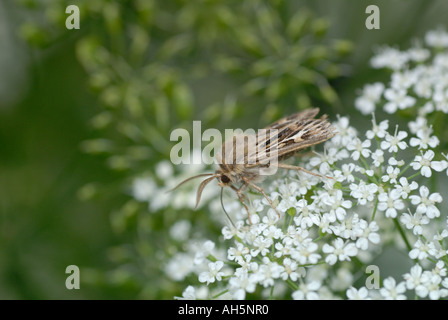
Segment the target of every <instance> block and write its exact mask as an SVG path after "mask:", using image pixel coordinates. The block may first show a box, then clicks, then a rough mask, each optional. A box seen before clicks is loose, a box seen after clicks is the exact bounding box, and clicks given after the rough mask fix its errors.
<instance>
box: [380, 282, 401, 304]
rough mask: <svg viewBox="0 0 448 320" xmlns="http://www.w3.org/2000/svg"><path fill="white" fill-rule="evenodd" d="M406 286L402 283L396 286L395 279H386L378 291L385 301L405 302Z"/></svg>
mask: <svg viewBox="0 0 448 320" xmlns="http://www.w3.org/2000/svg"><path fill="white" fill-rule="evenodd" d="M405 292H406V285H405V283H404V282H400V283H399V284H396V282H395V279H394V278H392V277H388V278H386V279H384V281H383V287H382V288H381V289H380V294H381V296H383V298H385V299H386V300H405V299H406V296H405V295H404V294H403V293H405Z"/></svg>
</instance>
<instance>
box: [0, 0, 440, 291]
mask: <svg viewBox="0 0 448 320" xmlns="http://www.w3.org/2000/svg"><path fill="white" fill-rule="evenodd" d="M249 2H251V3H254V5H253V7H251V6H250V5H247V7H245V8H242V6H241V7H240V5H239V3H240V2H235V1H218V0H216V1H207V0H202V1H181V0H179V1H175V0H172V1H166V2H163V1H106V0H104V1H103V0H96V1H90V2H89V1H73V3H69V2H66V1H56V0H55V1H33V0H23V1H13V0H2V1H1V2H0V299H133V298H137V297H142V298H154V299H156V298H164V299H170V298H171V297H172V292H170V291H169V290H168V291H165V289H164V288H162V287H161V286H163V282H162V283H160V282H151V281H152V280H151V279H156V278H158V277H163V275H160V274H158V273H157V272H160V271H157V270H158V269H157V268H154V269H151V270H149V271H147V273H148V274H147V278H146V280H145V281H148V286H149V287H151V286H153V288H151V289H147V290H146V292H147V294H146V295H141V290H142V289H141V287H140V286H139V285H138V284H136V282H135V281H134V282H133V281H115V280H116V278H120V274H119V273H117V271H116V267H117V262H116V261H114V259H112V258H111V248H114V246H116V245H122V244H126V243H130V242H132V239H133V237H134V234H133V231H132V230H130V231H129V232H117V230H116V229H117V228H116V226H115V227H114V224H115V225H116V224H117V223H116V221H115V222H114V221H112V223H111V217H113V216H114V215H113V213H112V212H114V211H115V210H117V209H118V208H119V207H121V206H122V205H123V203H124V202H126V201H127V197H128V196H127V195H126V190H125V186H126V181H128V180H127V179H129V177H132V176H133V175H137V174H138V173H141V172H144V171H145V170H148V171H153V170H154V168H153V167H154V165H155V163H156V162H157V161H160V160H162V159H166V155H167V153H166V151H167V150H168V151H169V147H170V145H169V144H166V141H169V136H167V133H169V132H170V130H172V129H173V128H176V127H182V126H184V125H188V123H189V124H190V125H191V121H192V120H193V119H196V120H199V119H200V120H204V121H207V123H209V124H210V126H216V127H218V128H220V129H222V128H238V127H246V128H247V127H251V126H254V127H257V126H259V125H260V124H266V122H267V121H268V120H270V119H271V118H275V117H276V116H278V115H282V114H286V113H289V112H292V111H294V110H297V102H298V101H299V102H300V101H302V102H304V103H307V101H308V102H309V103H311V104H313V105H316V104H318V105H319V106H320V107H321V108H322V109H323V110H324V111H325V112H326V113H329V114H330V117H331V118H334V117H335V114H336V113H340V114H344V115H345V114H347V115H350V117H351V118H352V119H356V118H357V117H359V120H360V121H369V119H365V118H361V117H360V115H359V113H358V112H356V111H355V109H354V106H353V101H354V97H356V94H357V90H358V89H360V88H362V86H363V84H364V83H367V82H373V81H375V80H378V79H384V74H381V73H378V71H375V70H372V69H371V68H370V67H369V64H368V60H369V58H370V57H371V56H372V54H373V53H374V49H375V48H376V47H378V46H380V45H383V44H389V45H396V46H398V47H400V46H401V47H408V46H409V45H410V44H411V43H412V41H413V39H415V38H420V39H422V37H423V36H424V34H425V32H427V31H428V30H431V29H434V28H438V27H440V26H442V27H446V13H447V12H448V2H447V1H445V0H438V1H431V0H384V1H353V0H317V1H316V0H314V1H311V0H310V1H248V2H247V3H249ZM259 3H261V4H262V5H260V4H259ZM68 4H77V5H79V6H80V8H81V28H80V30H67V29H65V18H66V17H67V16H68V14H66V13H65V7H66V6H67V5H68ZM370 4H376V5H378V6H379V8H380V12H381V16H380V17H381V29H380V30H367V29H366V27H365V19H366V17H367V15H366V13H365V8H366V7H367V6H368V5H370ZM257 6H258V7H261V8H264V7H268V8H269V10H270V11H263V10H261V9H260V10H258V9H256V8H258V7H257ZM223 8H224V9H223ZM254 8H255V9H254ZM215 9H216V11H213V10H215ZM251 9H253V11H250V10H251ZM240 10H242V11H240ZM244 10H246V11H244ZM277 10H278V12H277ZM220 12H226V14H227V16H226V14H224V15H223V17H226V18H225V19H224V18H223V20H216V17H217V16H220V15H219V14H220ZM248 12H249V13H250V14H248ZM266 12H268V14H267V17H268V18H269V14H271V15H272V16H276V15H277V13H278V14H279V16H280V17H281V18H282V19H285V21H291V20H292V19H296V18H297V16H294V14H296V13H300V12H310V13H311V15H310V18H309V19H310V21H311V22H312V21H321V22H322V23H323V22H325V23H323V25H322V24H321V27H322V28H323V29H322V30H324V31H325V32H323V35H320V34H319V24H315V25H314V26H311V27H310V29H307V30H305V34H304V35H303V38H304V39H305V40H306V39H307V33H312V32H315V38H316V39H317V40H315V42H313V41H311V42H306V41H305V42H304V44H303V46H304V47H305V48H307V46H309V47H310V48H311V47H312V46H313V43H317V44H320V43H321V41H322V43H324V44H331V43H332V41H333V40H342V39H344V41H348V42H343V43H342V45H346V46H347V47H346V49H347V51H350V50H348V49H349V48H350V45H349V43H350V42H351V43H352V48H351V52H346V54H341V55H338V54H337V50H336V51H331V50H330V51H328V52H329V56H325V59H326V60H328V61H330V62H331V61H337V64H335V65H334V66H335V68H336V66H337V68H336V69H335V71H334V77H332V76H331V72H330V71H328V70H327V71H328V72H327V71H324V72H323V73H324V75H325V76H326V78H327V79H329V82H328V85H329V87H330V89H329V90H330V92H328V90H327V91H326V89H328V88H327V87H326V85H325V86H323V89H322V87H319V86H317V87H319V88H320V89H322V90H320V92H318V93H317V94H316V95H312V94H311V93H310V97H307V96H306V94H308V92H312V90H315V87H316V86H314V87H313V85H314V84H313V83H311V85H310V84H309V83H305V82H306V81H305V82H303V83H302V84H303V88H305V89H303V88H302V87H300V83H298V84H296V83H291V84H290V85H289V84H288V83H286V84H285V83H283V84H282V85H284V87H285V88H286V89H285V92H283V93H282V95H279V94H277V95H276V94H275V92H274V93H272V92H271V93H270V92H269V91H268V92H265V93H264V95H263V94H259V92H258V91H257V90H255V91H253V97H252V95H251V94H250V92H251V91H250V90H248V91H246V92H245V94H242V93H241V92H239V91H238V90H237V89H236V88H238V87H239V86H241V85H242V83H243V84H246V85H247V83H249V82H250V80H251V79H244V76H247V77H251V74H250V72H248V71H247V70H245V69H244V68H245V66H246V65H250V63H251V61H259V60H257V59H259V58H269V57H270V55H272V56H275V52H273V53H271V52H270V51H269V50H267V51H264V52H255V53H254V52H250V50H248V48H247V47H244V45H241V43H242V42H244V41H246V40H247V39H250V37H251V35H257V34H262V33H263V32H264V30H263V20H262V19H264V18H266V17H265V16H263V14H265V13H266ZM229 13H230V14H231V15H230V16H228V14H229ZM285 17H286V18H285ZM268 18H266V19H268ZM321 18H325V19H326V20H318V19H321ZM288 19H290V20H288ZM297 19H298V18H297ZM260 20H261V22H260ZM268 20H269V19H268ZM255 22H257V23H258V24H260V25H261V27H257V28H255V27H254V26H253V23H255ZM128 27H129V29H128ZM251 28H254V30H252V29H251ZM313 28H314V29H313ZM130 30H131V31H130ZM313 30H314V31H313ZM242 35H245V36H247V37H248V38H244V37H243V36H242ZM240 36H241V39H239V38H238V37H240ZM139 37H140V38H139ZM173 39H175V40H176V41H174V40H173ZM234 39H237V40H236V41H235V42H232V41H233V40H234ZM245 39H246V40H245ZM271 39H274V40H275V33H273V35H272V37H271ZM268 40H269V39H268ZM274 40H273V41H274ZM290 40H291V39H290ZM292 40H293V39H292ZM133 41H134V42H133ZM145 41H146V42H148V43H147V44H146V42H145ZM258 41H260V43H262V44H263V45H264V42H263V41H266V40H265V39H262V38H258ZM274 42H275V41H274ZM292 42H294V41H292ZM140 44H141V45H142V46H145V45H147V46H150V49H147V48H144V49H139V45H140ZM340 44H341V43H340ZM239 45H240V46H239ZM98 46H104V47H105V48H107V50H108V52H106V53H107V54H106V53H105V54H104V55H101V54H99V53H101V52H100V50H98ZM255 47H256V46H255ZM241 48H243V49H244V50H241ZM315 48H318V46H316V47H315ZM323 48H324V49H325V47H323ZM249 49H250V48H249ZM318 49H319V48H318ZM320 49H322V48H320ZM133 50H134V51H133ZM239 50H240V51H239ZM253 51H256V50H253ZM343 51H344V50H343ZM86 52H87V53H88V52H93V53H92V56H89V55H88V54H87V53H86ZM251 54H252V56H251ZM263 55H264V56H263ZM233 57H238V58H241V59H242V61H243V63H242V64H241V63H240V65H239V68H240V70H238V65H237V67H236V69H237V70H236V72H235V73H232V72H231V71H232V70H230V69H232V68H229V70H227V69H226V66H227V65H228V64H231V63H236V62H238V61H233V60H232V59H231V58H233ZM248 57H249V58H248ZM254 57H255V58H254ZM119 58H120V59H119ZM251 58H253V59H252V60H251ZM277 58H278V57H277ZM89 59H90V60H89ZM95 59H98V60H99V61H100V62H98V61H95ZM102 59H105V60H103V62H101V60H102ZM226 59H227V60H226ZM245 59H246V60H245ZM268 60H269V59H268ZM247 61H249V62H247ZM276 61H278V60H276ZM280 61H281V59H280ZM122 62H127V63H128V64H126V63H123V66H124V67H123V66H121V63H122ZM240 62H241V61H240ZM95 63H96V64H95ZM102 63H103V64H104V65H106V67H108V66H107V64H108V63H110V64H111V65H113V67H112V68H110V69H107V68H106V67H104V66H102V65H101V64H102ZM226 63H227V64H226ZM246 63H248V64H246ZM306 63H309V64H312V62H310V61H307V62H306ZM211 65H212V66H213V67H212V68H209V67H210V66H211ZM330 65H331V63H330ZM121 67H122V70H125V71H123V73H120V74H119V75H121V76H122V77H121V78H120V79H119V80H116V83H115V84H114V90H116V91H113V90H112V91H111V90H108V89H110V87H111V86H112V85H111V81H110V80H109V77H110V78H113V77H114V76H116V74H113V72H112V71H116V70H117V69H119V68H121ZM127 67H130V68H128V69H129V70H131V71H130V72H128V73H126V70H128V69H126V68H127ZM159 67H160V68H159ZM101 68H103V69H101ZM157 68H159V69H157ZM260 68H262V66H261V67H260ZM154 69H157V71H154ZM254 69H256V67H255V68H254ZM142 70H143V71H144V72H142V73H140V71H142ZM249 71H250V70H249ZM151 72H152V73H151ZM246 72H248V74H245V73H246ZM252 76H253V75H252ZM253 77H255V76H253ZM154 79H156V80H154ZM160 79H162V80H160ZM159 80H160V81H159ZM146 81H147V82H146ZM151 81H152V82H151ZM311 82H312V81H311ZM117 83H118V84H117ZM167 83H168V85H167ZM275 85H276V83H275V82H274V83H272V84H270V86H275ZM132 86H134V87H132ZM307 86H310V89H308V87H307ZM124 87H125V88H126V89H129V88H131V89H132V90H131V91H130V92H129V91H126V90H125V91H123V90H122V89H123V88H124ZM249 87H250V85H249ZM167 88H168V89H167ZM173 88H174V89H173ZM246 88H247V87H246ZM313 88H314V89H313ZM325 88H326V89H325ZM331 88H332V89H331ZM295 89H297V90H298V91H301V90H304V91H305V92H306V94H305V95H301V96H298V97H294V98H291V91H294V90H295ZM307 90H309V91H307ZM318 91H319V90H318ZM248 92H249V93H248ZM332 93H335V94H336V95H337V97H336V98H335V97H334V96H333V95H332ZM134 94H135V95H137V96H138V97H139V100H138V101H133V100H132V97H134ZM125 95H130V96H129V97H128V96H126V99H128V100H129V101H128V100H126V101H125V103H124V105H125V106H124V108H123V109H120V107H116V106H113V104H114V102H113V101H115V100H117V99H119V100H120V99H121V97H122V96H125ZM296 98H297V99H296ZM114 99H115V100H114ZM176 99H177V100H176ZM173 100H174V101H175V102H174V103H173V102H172V101H173ZM234 100H236V101H237V102H236V103H232V101H234ZM176 101H178V102H176ZM179 101H180V102H179ZM229 101H230V102H229ZM286 104H288V106H287V107H284V105H286ZM148 105H149V106H150V107H147V106H148ZM251 105H258V106H259V109H256V108H251V107H250V106H251ZM126 108H127V109H126ZM139 108H140V109H142V110H143V111H141V110H140V109H139ZM145 108H148V110H146V109H145ZM170 108H174V110H175V111H174V113H175V115H172V113H173V112H172V110H171V109H170ZM165 109H167V110H168V111H163V110H165ZM117 110H121V111H117ZM123 110H125V111H123ZM126 110H127V111H126ZM135 110H137V111H135ZM139 110H140V111H139ZM229 110H230V111H229ZM221 111H222V112H221ZM227 111H228V114H227V113H226V112H227ZM260 114H261V115H262V117H261V120H260ZM254 115H255V116H254ZM141 118H146V122H144V123H142V124H141V126H140V128H141V127H145V128H146V127H148V130H147V131H146V139H147V140H145V139H140V140H138V139H136V140H138V143H136V142H135V141H132V137H133V136H132V134H131V133H129V130H128V131H127V130H126V128H129V126H128V127H127V126H126V125H127V124H129V123H131V124H132V123H133V121H140V120H139V119H141ZM92 119H93V120H92ZM110 119H113V120H110ZM167 119H168V120H167ZM121 120H123V122H121ZM125 120H126V121H125ZM157 120H161V122H163V121H166V123H165V124H163V123H162V124H163V126H164V127H163V128H160V126H162V124H160V122H158V121H157ZM102 121H103V122H111V123H112V124H113V125H111V126H110V127H107V126H106V125H102ZM142 121H144V120H142ZM152 125H154V127H155V128H156V129H157V130H156V131H154V130H153V129H154V128H152V127H151V126H152ZM137 126H138V125H137ZM117 128H118V129H117ZM120 128H121V129H120ZM131 131H132V130H131ZM117 132H118V133H122V136H120V135H119V134H118V133H117ZM123 132H124V134H123ZM158 135H160V136H158ZM123 136H125V137H126V139H123ZM103 138H107V139H108V140H110V141H113V142H114V143H115V145H118V146H119V147H120V148H118V147H117V148H115V149H114V150H112V151H111V152H100V151H98V150H93V151H92V149H95V147H94V146H92V145H89V144H88V143H86V141H98V140H95V139H103ZM92 139H93V140H92ZM117 141H118V142H117ZM152 142H153V143H152ZM164 143H165V144H166V145H162V144H164ZM151 144H153V145H151ZM129 146H139V147H141V149H138V150H137V151H138V152H140V151H141V154H143V156H140V158H139V156H136V158H139V159H138V160H139V161H136V160H135V159H131V160H132V161H131V160H129V159H130V158H129V157H127V155H128V153H126V152H127V151H123V150H124V149H125V147H129ZM146 146H148V149H146ZM139 150H140V151H139ZM148 150H149V151H148ZM86 151H91V152H90V153H89V152H86ZM108 151H109V150H108ZM134 151H135V149H134ZM138 152H137V153H138ZM145 152H148V154H150V155H149V156H145V155H146V153H145ZM91 153H97V155H92V154H91ZM139 154H140V153H139ZM168 154H169V153H168ZM142 159H143V160H142ZM134 160H135V161H134ZM140 160H142V161H140ZM136 163H138V165H137V164H136ZM97 186H99V187H97ZM82 200H88V201H82ZM118 229H120V228H118ZM160 230H162V232H163V226H162V227H160V226H159V232H160ZM112 252H113V250H112ZM150 252H152V251H150ZM112 256H113V254H112ZM148 259H151V257H148ZM71 264H75V265H77V266H79V267H80V268H81V277H82V278H84V279H83V282H82V283H81V289H80V290H67V289H66V287H65V279H66V276H67V275H66V274H65V268H66V267H67V266H68V265H71ZM132 267H133V268H138V265H137V264H135V265H134V266H132ZM125 277H126V276H125ZM174 292H175V291H174Z"/></svg>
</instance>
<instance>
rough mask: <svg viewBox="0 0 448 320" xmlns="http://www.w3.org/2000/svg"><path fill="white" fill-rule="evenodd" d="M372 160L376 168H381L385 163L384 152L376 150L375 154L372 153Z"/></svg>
mask: <svg viewBox="0 0 448 320" xmlns="http://www.w3.org/2000/svg"><path fill="white" fill-rule="evenodd" d="M371 158H372V160H373V165H374V166H375V167H379V166H381V164H382V163H383V162H384V151H383V150H381V149H376V150H375V152H373V153H372V155H371Z"/></svg>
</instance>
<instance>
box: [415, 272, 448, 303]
mask: <svg viewBox="0 0 448 320" xmlns="http://www.w3.org/2000/svg"><path fill="white" fill-rule="evenodd" d="M441 283H442V278H441V277H439V276H430V277H428V279H427V281H425V282H423V283H422V284H420V285H419V286H417V287H416V288H415V293H416V294H417V295H418V296H419V297H421V298H425V297H427V296H428V297H429V299H431V300H439V299H440V298H444V297H446V296H448V290H447V289H444V288H441V287H440V285H441Z"/></svg>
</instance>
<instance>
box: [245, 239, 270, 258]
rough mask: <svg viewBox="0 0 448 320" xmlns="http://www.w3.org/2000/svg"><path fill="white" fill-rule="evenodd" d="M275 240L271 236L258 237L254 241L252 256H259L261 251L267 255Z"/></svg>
mask: <svg viewBox="0 0 448 320" xmlns="http://www.w3.org/2000/svg"><path fill="white" fill-rule="evenodd" d="M273 242H274V241H273V240H272V239H271V238H265V237H262V236H258V237H256V238H255V240H254V243H253V248H252V249H251V250H250V254H251V255H252V257H255V256H257V255H258V254H259V253H261V255H263V256H265V255H266V254H268V253H269V249H270V247H271V245H272V244H273Z"/></svg>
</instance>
